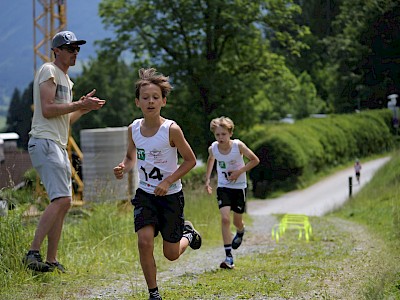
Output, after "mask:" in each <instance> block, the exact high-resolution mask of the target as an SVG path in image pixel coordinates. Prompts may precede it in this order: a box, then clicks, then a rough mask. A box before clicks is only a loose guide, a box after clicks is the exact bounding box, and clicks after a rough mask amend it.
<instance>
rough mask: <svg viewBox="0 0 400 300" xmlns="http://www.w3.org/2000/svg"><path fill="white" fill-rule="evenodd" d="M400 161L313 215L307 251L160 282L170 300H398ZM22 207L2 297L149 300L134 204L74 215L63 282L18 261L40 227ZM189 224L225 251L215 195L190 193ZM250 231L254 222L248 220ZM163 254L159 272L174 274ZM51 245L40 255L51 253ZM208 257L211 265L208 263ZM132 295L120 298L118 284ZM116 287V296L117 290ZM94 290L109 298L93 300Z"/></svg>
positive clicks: (2, 251) (4, 237) (280, 248)
mask: <svg viewBox="0 0 400 300" xmlns="http://www.w3.org/2000/svg"><path fill="white" fill-rule="evenodd" d="M399 170H400V154H399V153H394V154H393V159H392V161H391V162H390V163H389V164H388V165H387V166H385V167H384V168H383V169H382V170H380V171H379V172H378V173H377V174H376V176H375V177H374V179H373V180H372V181H371V182H370V183H369V184H368V185H367V186H366V187H365V188H364V189H363V190H362V191H360V192H359V193H358V194H357V195H356V196H355V197H354V198H352V200H351V201H349V202H348V203H347V204H346V205H345V206H344V207H343V208H342V209H340V210H339V211H337V212H335V213H332V214H330V215H327V216H324V217H313V218H311V222H312V224H313V228H315V230H314V231H315V233H314V236H313V239H312V240H311V241H310V242H309V243H305V242H299V241H298V240H297V238H295V237H291V236H290V235H288V237H287V238H286V239H285V240H284V241H283V242H280V243H276V242H274V241H272V240H269V241H268V242H265V246H264V247H262V245H260V248H256V249H257V250H255V251H253V252H251V253H249V255H245V256H244V257H242V258H241V259H240V261H239V262H238V263H237V267H236V269H234V270H233V271H232V272H228V271H226V270H219V269H216V270H212V271H206V272H203V273H196V274H195V273H191V272H187V273H185V274H184V275H183V276H179V277H173V278H170V279H168V280H165V281H163V283H162V285H161V287H160V288H161V290H162V294H163V296H164V299H174V300H175V299H267V297H268V298H273V299H400V290H399V286H400V267H399V266H398V261H399V251H398V250H399V246H400V243H399V237H400V227H399V225H400V175H399V174H400V172H399ZM4 193H5V191H3V196H6V197H8V198H9V199H10V198H11V199H12V198H13V197H14V198H15V197H24V198H26V199H23V201H21V202H22V203H25V204H24V205H22V206H20V207H19V206H17V208H16V209H15V210H12V211H10V212H9V214H8V216H7V217H0V286H1V287H2V288H1V289H0V299H5V300H8V299H82V298H86V299H146V297H147V293H146V290H145V288H143V287H142V286H141V285H139V284H137V283H136V281H143V275H142V272H141V269H140V265H139V262H138V254H137V249H136V235H135V234H134V233H133V222H132V219H133V217H132V207H131V206H130V204H128V203H104V204H90V205H87V206H85V207H84V208H75V209H73V210H72V211H71V212H70V214H69V216H68V219H67V221H66V224H65V230H64V233H63V236H62V240H61V243H60V250H59V258H60V260H61V261H62V263H63V264H65V265H66V266H67V267H68V270H69V272H68V273H66V274H62V275H59V274H55V273H50V274H33V273H31V272H29V271H26V270H25V269H24V268H23V266H22V264H21V259H22V257H23V255H24V253H25V251H26V250H27V248H28V247H29V244H30V241H31V239H32V236H33V233H34V229H35V225H36V222H37V219H35V218H34V219H26V218H24V217H22V212H23V211H24V209H25V208H26V207H27V205H28V203H29V202H32V200H33V199H31V198H32V194H31V193H25V194H22V195H21V194H13V193H9V194H6V195H4ZM186 212H187V218H188V219H190V220H192V221H193V223H194V224H199V226H200V229H201V232H202V235H203V239H204V241H205V242H204V245H203V247H202V249H200V250H199V251H207V250H209V249H213V248H215V247H217V246H220V244H221V237H220V225H219V223H220V220H219V212H218V210H217V209H216V204H215V200H214V197H207V196H206V195H205V194H204V193H202V192H201V191H200V190H194V191H188V192H186ZM248 222H249V223H250V222H251V220H248ZM157 243H158V244H157V245H156V249H157V250H156V255H157V258H156V260H157V264H158V267H159V270H160V272H163V271H166V270H168V269H169V268H170V264H168V262H167V261H166V260H165V259H163V258H162V253H161V250H160V249H161V247H160V239H159V238H157ZM45 251H46V249H45V247H44V248H43V249H42V253H45ZM205 259H207V258H205ZM121 281H122V282H126V283H127V284H128V286H129V289H128V290H119V289H118V286H119V285H118V284H117V283H119V282H121ZM113 288H114V289H115V290H113ZM93 289H95V290H96V289H98V290H102V289H108V290H111V292H110V293H108V294H104V295H102V296H101V295H93V294H91V292H90V291H92V290H93Z"/></svg>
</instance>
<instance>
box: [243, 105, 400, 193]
mask: <svg viewBox="0 0 400 300" xmlns="http://www.w3.org/2000/svg"><path fill="white" fill-rule="evenodd" d="M255 132H256V133H257V134H256V135H257V136H258V140H257V139H256V137H255V136H256V135H254V134H251V135H249V137H250V138H249V139H250V140H253V141H254V143H253V144H252V145H250V148H252V149H253V150H254V152H255V153H256V154H257V155H258V157H259V158H260V164H259V165H258V166H257V167H256V168H254V169H253V170H251V171H250V178H251V180H252V181H253V192H254V195H255V196H256V197H259V198H265V197H266V195H267V194H268V193H269V192H271V191H274V190H276V189H282V190H284V191H288V190H292V189H294V188H296V187H297V185H298V183H299V182H302V181H304V180H305V179H307V178H308V177H310V176H312V174H314V173H315V172H320V171H323V170H324V169H329V168H331V167H334V166H336V165H338V164H340V163H344V162H347V161H350V160H354V159H355V158H356V157H364V156H367V155H371V154H378V153H384V152H386V151H388V150H390V149H392V147H393V145H394V138H393V135H392V132H393V131H392V130H391V112H390V111H389V110H374V111H366V112H362V113H358V114H351V115H350V114H349V115H332V116H328V117H326V118H322V119H314V118H309V119H304V120H301V121H298V122H296V123H295V124H293V125H288V124H273V125H270V126H264V128H263V130H262V129H261V127H260V126H258V127H257V128H256V129H255ZM260 137H261V138H260Z"/></svg>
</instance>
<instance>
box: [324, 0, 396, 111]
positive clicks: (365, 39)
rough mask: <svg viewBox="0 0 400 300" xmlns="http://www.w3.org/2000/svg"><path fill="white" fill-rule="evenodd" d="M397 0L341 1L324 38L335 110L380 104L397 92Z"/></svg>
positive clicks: (370, 106) (381, 105)
mask: <svg viewBox="0 0 400 300" xmlns="http://www.w3.org/2000/svg"><path fill="white" fill-rule="evenodd" d="M399 11H400V3H399V2H398V1H396V0H368V1H364V0H354V1H344V2H343V4H342V5H341V8H340V14H339V16H338V18H337V19H336V20H335V22H334V29H335V35H334V36H333V37H330V38H327V39H326V40H325V43H326V44H327V45H329V48H328V53H329V59H330V66H331V71H332V73H331V76H332V77H334V78H335V79H334V80H332V82H331V83H332V85H331V86H330V88H331V92H332V93H333V94H335V95H337V97H336V103H335V106H336V108H337V110H338V111H340V112H349V111H353V110H354V109H356V108H380V107H385V106H386V103H387V101H388V100H387V95H388V94H390V93H393V92H397V93H399V91H400V85H399V78H400V71H399V68H398V63H399V55H398V53H399V51H400V43H399V38H400V34H399V30H398V28H399V24H400V12H399Z"/></svg>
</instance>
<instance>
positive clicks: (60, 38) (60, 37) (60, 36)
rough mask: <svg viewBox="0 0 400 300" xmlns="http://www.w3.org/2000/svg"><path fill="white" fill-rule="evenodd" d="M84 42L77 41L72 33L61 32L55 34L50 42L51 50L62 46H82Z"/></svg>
mask: <svg viewBox="0 0 400 300" xmlns="http://www.w3.org/2000/svg"><path fill="white" fill-rule="evenodd" d="M83 44H86V41H84V40H78V39H77V38H76V36H75V34H74V33H73V32H72V31H61V32H59V33H57V34H56V35H55V36H54V37H53V40H52V42H51V49H54V48H59V47H61V46H62V45H83Z"/></svg>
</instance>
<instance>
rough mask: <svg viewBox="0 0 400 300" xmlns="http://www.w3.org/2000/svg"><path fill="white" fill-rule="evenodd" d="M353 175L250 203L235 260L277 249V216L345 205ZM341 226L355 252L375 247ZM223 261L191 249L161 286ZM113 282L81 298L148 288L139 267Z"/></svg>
mask: <svg viewBox="0 0 400 300" xmlns="http://www.w3.org/2000/svg"><path fill="white" fill-rule="evenodd" d="M389 159H390V158H389V157H386V158H382V159H377V160H374V161H371V162H368V163H365V164H363V169H362V172H361V176H362V180H361V184H360V185H356V186H354V187H353V194H355V193H357V192H358V191H359V190H360V189H361V188H362V187H363V186H364V185H365V184H366V183H367V182H369V180H370V179H371V178H372V177H373V175H374V174H375V172H376V171H377V170H378V169H379V168H381V167H382V166H383V165H384V164H385V163H386V162H387V161H388V160H389ZM353 175H354V171H353V169H352V168H349V169H346V170H344V171H341V172H339V173H337V174H335V175H333V176H330V177H328V178H326V179H324V180H323V181H321V182H318V183H317V184H315V185H313V186H311V187H309V188H307V189H304V190H300V191H294V192H291V193H288V194H285V195H283V196H282V197H279V198H277V199H267V200H255V201H250V202H249V203H248V213H249V215H250V216H251V217H252V219H253V223H252V225H251V226H247V227H246V237H245V241H244V244H243V245H242V247H240V248H239V249H238V250H234V255H235V257H240V256H244V255H249V254H251V253H267V252H271V251H272V250H273V249H274V247H275V246H276V243H275V241H273V240H272V239H271V229H272V227H273V225H274V224H276V223H277V218H276V217H275V216H274V214H277V213H279V214H283V213H301V214H306V215H309V216H322V215H324V214H326V213H328V212H329V211H331V210H333V209H334V208H337V207H339V206H340V205H342V204H343V203H344V202H345V201H346V200H347V199H348V195H349V190H348V177H350V176H353ZM338 226H340V228H341V229H342V230H345V231H349V232H350V233H351V234H352V235H354V236H355V245H354V246H355V249H370V248H371V247H373V246H371V245H370V243H371V242H370V241H369V237H368V233H366V232H365V231H364V229H363V228H362V227H360V226H353V225H352V226H349V225H348V224H345V223H344V222H339V223H338ZM224 258H225V255H224V253H223V250H221V247H217V248H212V249H207V250H203V249H201V250H199V251H191V250H190V249H188V251H187V252H186V253H185V254H184V255H183V256H181V257H180V258H179V259H178V260H177V261H175V262H171V267H170V268H169V269H168V270H167V271H164V272H160V273H159V274H158V275H157V279H158V282H159V285H160V286H162V282H165V281H168V280H171V279H172V278H176V277H177V276H181V275H183V274H199V273H203V272H207V271H212V270H215V269H217V268H219V264H220V262H221V261H222V260H223V259H224ZM188 262H190V263H188ZM112 282H113V284H112V286H110V285H107V286H105V287H103V288H100V289H99V288H96V289H93V290H90V291H88V292H87V294H86V296H87V297H85V295H80V296H81V298H86V299H88V298H90V299H121V295H124V294H125V295H126V294H132V293H134V292H135V291H143V290H145V289H146V285H145V281H144V278H143V275H142V273H141V269H140V267H138V269H137V270H135V271H134V274H119V275H118V278H116V279H113V280H112ZM337 285H338V284H337V282H334V281H332V289H333V290H334V289H335V286H336V287H337ZM335 293H336V295H337V296H339V298H340V291H337V292H332V295H334V294H335ZM314 295H315V294H314ZM310 297H311V298H308V297H307V295H305V296H304V298H303V299H312V295H311V296H310ZM339 298H337V299H339ZM276 300H278V299H276Z"/></svg>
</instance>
